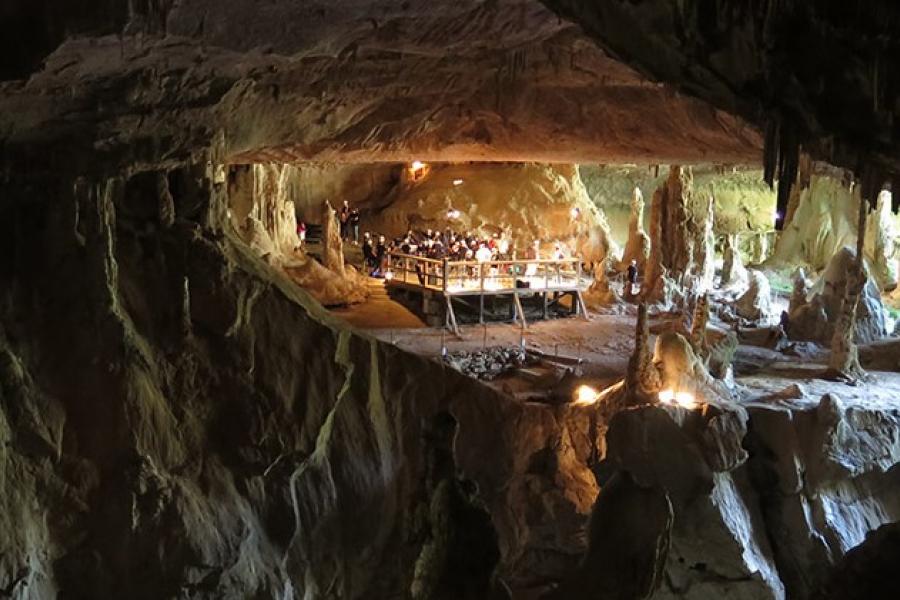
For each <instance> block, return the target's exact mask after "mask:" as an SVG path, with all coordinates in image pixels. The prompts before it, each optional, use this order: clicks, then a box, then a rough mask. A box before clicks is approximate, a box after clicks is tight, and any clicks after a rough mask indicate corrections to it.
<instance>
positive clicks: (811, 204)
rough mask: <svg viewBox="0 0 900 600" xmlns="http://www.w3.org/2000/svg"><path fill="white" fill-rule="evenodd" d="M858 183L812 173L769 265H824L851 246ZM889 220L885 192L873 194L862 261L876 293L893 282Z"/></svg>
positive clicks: (854, 234)
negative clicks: (875, 287)
mask: <svg viewBox="0 0 900 600" xmlns="http://www.w3.org/2000/svg"><path fill="white" fill-rule="evenodd" d="M859 189H860V186H859V185H855V186H852V187H851V186H848V185H846V184H845V183H844V182H843V181H842V180H841V179H839V178H838V177H837V175H836V174H825V173H823V174H820V175H813V176H812V178H811V181H810V185H809V187H807V188H803V190H802V191H801V192H800V194H799V200H798V205H797V209H796V211H795V213H794V214H793V215H792V217H791V218H790V219H789V220H786V225H785V230H784V231H783V232H782V234H781V235H780V237H779V238H778V242H777V244H776V246H775V251H774V255H773V257H772V259H771V260H770V262H771V264H773V265H798V266H806V267H807V268H810V269H812V270H813V271H821V270H823V269H825V268H826V267H828V264H829V262H830V261H831V260H832V257H833V256H834V255H835V254H837V253H839V252H840V251H841V248H843V247H844V246H850V247H855V246H856V237H857V214H856V213H857V211H856V207H857V206H858V203H859V201H860V200H859V193H860V192H859ZM895 237H896V232H895V231H894V217H893V215H892V213H891V194H890V193H889V192H886V191H882V192H881V193H880V194H878V198H877V201H876V204H875V210H874V211H872V212H869V213H868V214H867V217H866V235H865V245H864V248H865V257H866V262H867V264H868V267H869V271H870V274H871V276H872V277H874V279H875V281H876V283H877V285H878V287H879V288H880V289H885V288H892V287H893V286H894V285H896V283H897V273H896V265H895V247H894V246H895V245H894V240H895Z"/></svg>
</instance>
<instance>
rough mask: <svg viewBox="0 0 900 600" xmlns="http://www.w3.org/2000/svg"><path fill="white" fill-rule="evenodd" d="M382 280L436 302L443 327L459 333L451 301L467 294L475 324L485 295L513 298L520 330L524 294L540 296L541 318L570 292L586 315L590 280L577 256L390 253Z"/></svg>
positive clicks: (481, 315)
mask: <svg viewBox="0 0 900 600" xmlns="http://www.w3.org/2000/svg"><path fill="white" fill-rule="evenodd" d="M385 281H386V284H387V286H389V287H395V288H400V289H404V290H407V291H408V292H412V293H418V294H421V295H422V296H423V306H424V305H426V304H427V300H428V299H435V300H437V301H438V303H439V304H440V305H442V306H443V309H444V325H445V326H446V327H447V328H448V329H450V331H452V332H453V333H455V334H457V335H459V323H458V320H457V316H456V311H455V310H454V307H453V302H454V300H457V301H459V300H462V299H463V298H465V297H471V296H474V297H477V298H478V322H479V323H484V312H485V311H484V304H485V298H486V297H496V296H509V297H511V299H512V305H513V318H514V319H515V320H517V321H518V322H520V323H521V324H522V327H523V328H524V327H527V326H528V323H527V321H526V318H525V311H524V309H523V307H522V298H523V297H534V296H536V295H540V296H541V297H542V301H543V310H542V316H543V317H544V318H546V317H547V315H548V310H549V306H550V305H551V304H552V303H558V301H559V299H560V298H561V297H562V296H565V295H571V296H572V300H573V301H572V308H573V311H574V312H575V313H577V314H581V316H582V317H584V318H587V316H588V312H587V306H586V305H585V302H584V298H583V297H582V291H584V290H585V289H587V287H588V285H589V281H587V280H585V279H584V278H583V277H582V273H581V261H580V260H579V259H577V258H569V259H559V260H527V259H525V260H499V261H487V262H475V261H450V260H447V259H443V260H436V259H432V258H425V257H421V256H410V255H407V254H396V253H392V254H389V255H388V258H387V267H386V270H385ZM551 296H552V298H551ZM425 312H426V313H427V312H428V311H427V310H426V311H425Z"/></svg>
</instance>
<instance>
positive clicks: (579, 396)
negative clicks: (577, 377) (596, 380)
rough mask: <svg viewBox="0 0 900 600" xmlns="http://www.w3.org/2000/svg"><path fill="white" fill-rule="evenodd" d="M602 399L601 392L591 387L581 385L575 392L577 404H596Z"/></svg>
mask: <svg viewBox="0 0 900 600" xmlns="http://www.w3.org/2000/svg"><path fill="white" fill-rule="evenodd" d="M599 399H600V392H598V391H597V390H595V389H594V388H592V387H591V386H589V385H579V386H578V388H577V389H576V390H575V404H585V405H586V404H594V403H595V402H596V401H597V400H599Z"/></svg>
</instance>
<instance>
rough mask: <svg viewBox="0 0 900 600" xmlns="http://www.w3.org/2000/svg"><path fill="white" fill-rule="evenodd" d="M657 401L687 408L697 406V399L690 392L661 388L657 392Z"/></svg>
mask: <svg viewBox="0 0 900 600" xmlns="http://www.w3.org/2000/svg"><path fill="white" fill-rule="evenodd" d="M659 402H660V404H671V405H674V406H680V407H681V408H687V409H693V408H697V399H696V398H695V397H694V394H692V393H690V392H681V391H675V390H662V391H661V392H659Z"/></svg>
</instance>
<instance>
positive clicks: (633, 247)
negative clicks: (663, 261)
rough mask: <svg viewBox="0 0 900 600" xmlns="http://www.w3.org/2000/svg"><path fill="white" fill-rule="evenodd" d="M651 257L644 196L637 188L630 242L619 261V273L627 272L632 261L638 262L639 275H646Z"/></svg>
mask: <svg viewBox="0 0 900 600" xmlns="http://www.w3.org/2000/svg"><path fill="white" fill-rule="evenodd" d="M649 257H650V237H649V236H648V235H647V233H646V232H645V231H644V196H643V194H642V193H641V189H640V188H639V187H635V188H634V191H633V192H632V197H631V215H630V217H629V219H628V241H627V242H626V244H625V250H624V251H623V252H622V260H621V261H619V271H625V269H627V268H628V265H630V264H631V261H637V268H638V272H639V273H644V272H645V270H646V266H647V259H648V258H649Z"/></svg>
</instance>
